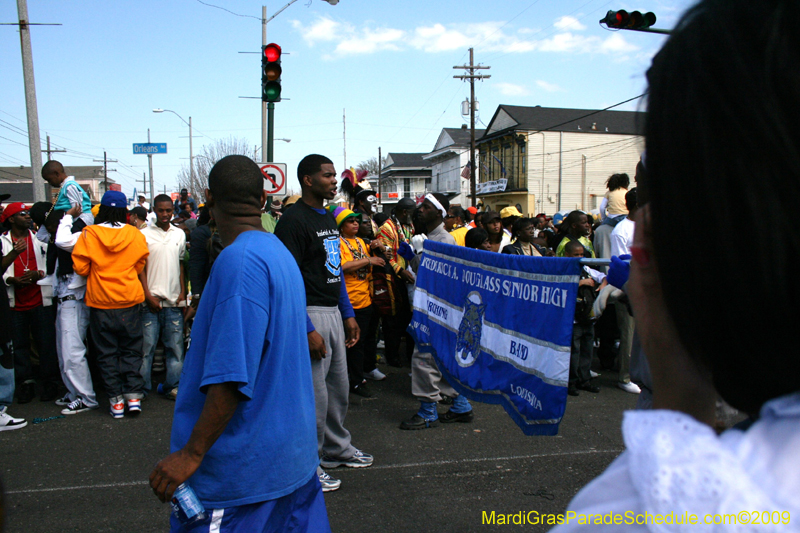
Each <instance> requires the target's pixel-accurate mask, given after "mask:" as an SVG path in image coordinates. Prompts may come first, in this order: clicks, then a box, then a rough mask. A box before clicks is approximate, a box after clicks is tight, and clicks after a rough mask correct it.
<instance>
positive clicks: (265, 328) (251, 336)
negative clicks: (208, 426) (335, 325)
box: [171, 231, 319, 509]
mask: <svg viewBox="0 0 800 533" xmlns="http://www.w3.org/2000/svg"><path fill="white" fill-rule="evenodd" d="M308 353H309V349H308V337H307V335H306V298H305V294H304V291H303V279H302V277H301V276H300V269H299V268H298V267H297V263H296V262H295V260H294V258H293V257H292V255H291V254H290V253H289V251H288V250H287V249H286V248H285V247H284V246H283V244H281V242H280V241H279V240H278V239H277V237H275V236H274V235H272V234H269V233H266V232H261V231H248V232H245V233H242V234H241V235H239V237H237V238H236V241H234V243H233V244H231V245H230V246H228V247H226V248H225V249H224V250H223V251H222V253H221V254H220V255H219V257H217V260H216V261H215V262H214V266H213V267H212V269H211V275H210V276H209V278H208V282H206V286H205V289H204V290H203V299H202V300H201V301H200V306H199V308H198V310H197V316H196V318H195V321H194V326H193V327H192V346H191V348H190V349H189V351H188V353H187V354H186V359H185V361H184V364H183V373H182V374H181V380H180V383H181V390H180V394H178V398H177V402H176V404H175V416H174V419H173V422H172V441H171V450H172V451H173V452H175V451H177V450H179V449H181V448H183V446H185V445H186V443H187V442H188V440H189V436H190V435H191V433H192V430H193V429H194V426H195V424H196V422H197V420H198V418H199V417H200V413H201V412H202V410H203V405H204V403H205V400H206V395H205V393H206V392H207V390H208V387H209V386H210V385H214V384H219V383H236V384H237V385H238V388H239V392H240V393H241V395H242V400H243V401H241V402H240V403H239V406H238V408H237V409H236V413H235V414H234V415H233V418H232V419H231V420H230V422H228V425H227V426H226V428H225V431H224V432H223V433H222V435H220V437H219V439H217V441H216V442H215V443H214V445H213V446H212V447H211V449H210V450H209V451H208V453H207V454H206V456H205V457H204V458H203V462H202V463H201V464H200V467H199V468H198V469H197V471H196V472H195V473H194V475H192V477H191V478H189V480H188V483H189V485H191V487H192V488H193V489H194V490H195V492H196V493H197V496H198V497H199V498H200V501H202V502H203V505H205V507H206V508H207V509H208V508H225V507H233V506H239V505H245V504H250V503H256V502H263V501H266V500H272V499H275V498H279V497H281V496H284V495H286V494H290V493H292V492H294V491H295V490H296V489H298V488H299V487H302V486H303V485H304V484H305V483H307V482H308V480H309V479H310V478H311V476H312V475H313V474H314V472H315V471H316V468H317V465H318V464H319V457H318V455H317V430H316V416H315V411H314V388H313V385H312V382H311V359H310V358H309V356H308Z"/></svg>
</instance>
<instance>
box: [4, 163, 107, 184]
mask: <svg viewBox="0 0 800 533" xmlns="http://www.w3.org/2000/svg"><path fill="white" fill-rule="evenodd" d="M64 171H65V172H66V173H67V176H75V179H76V180H90V179H103V167H102V166H101V165H97V166H65V167H64ZM3 180H8V181H25V180H28V182H30V181H31V167H22V166H16V167H0V181H3ZM108 181H109V183H115V181H114V180H113V179H112V178H111V177H110V176H109V178H108Z"/></svg>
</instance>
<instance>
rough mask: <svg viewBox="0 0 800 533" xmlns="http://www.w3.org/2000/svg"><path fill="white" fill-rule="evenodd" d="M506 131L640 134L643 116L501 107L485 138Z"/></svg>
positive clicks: (511, 106)
mask: <svg viewBox="0 0 800 533" xmlns="http://www.w3.org/2000/svg"><path fill="white" fill-rule="evenodd" d="M587 115H589V116H587ZM509 130H511V131H513V130H526V131H545V130H546V131H564V132H578V131H579V132H581V133H614V134H622V135H642V134H643V130H644V113H640V112H638V111H598V110H593V109H563V108H557V107H541V106H538V105H537V106H534V107H527V106H515V105H500V106H498V108H497V111H495V113H494V116H493V117H492V120H491V121H490V122H489V127H488V128H487V129H486V133H485V136H484V139H486V138H489V137H493V136H495V135H496V134H500V133H502V132H507V131H509ZM482 140H483V139H482Z"/></svg>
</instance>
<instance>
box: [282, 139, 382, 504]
mask: <svg viewBox="0 0 800 533" xmlns="http://www.w3.org/2000/svg"><path fill="white" fill-rule="evenodd" d="M297 179H298V180H299V181H300V187H301V189H302V193H303V194H302V197H301V198H300V200H298V201H297V203H296V204H295V205H294V206H293V207H292V208H291V209H289V210H287V211H286V212H285V213H284V214H283V215H282V216H281V218H280V220H279V221H278V225H277V226H276V227H275V236H276V237H278V238H279V239H280V240H281V242H283V244H284V245H285V246H286V248H288V249H289V252H291V254H292V255H293V256H294V258H295V260H296V261H297V265H298V266H299V267H300V273H301V274H302V275H303V281H304V285H305V294H306V308H307V311H308V327H307V331H308V345H309V348H310V350H311V372H312V375H313V379H314V399H315V403H316V412H317V446H318V448H319V453H320V455H321V457H322V460H321V462H320V464H321V465H322V466H323V467H325V468H335V467H337V466H349V467H355V468H359V467H366V466H370V465H371V464H372V460H373V459H372V456H371V455H369V454H366V453H363V452H362V451H360V450H358V449H357V448H355V447H354V446H353V445H352V444H350V432H349V431H347V429H345V427H344V418H345V415H346V414H347V406H348V394H349V389H350V387H349V383H348V378H347V356H346V352H345V346H347V347H352V346H354V345H355V344H356V342H358V338H359V334H360V332H359V329H358V324H357V323H356V320H355V313H354V312H353V307H352V305H350V299H349V298H348V296H347V290H346V288H345V284H344V283H343V280H342V263H341V256H340V255H339V230H338V228H337V226H336V220H335V219H334V218H333V215H332V214H331V213H329V212H328V211H326V210H325V209H324V202H325V200H332V199H333V198H334V196H336V184H337V182H336V169H335V168H334V166H333V162H331V160H330V159H328V158H327V157H325V156H321V155H316V154H312V155H308V156H306V157H305V158H303V160H302V161H300V164H299V165H298V166H297ZM343 323H344V328H342V324H343ZM345 335H346V338H345ZM319 479H320V483H321V484H322V490H323V491H326V492H327V491H331V490H336V489H338V488H339V487H340V486H341V481H339V480H338V479H334V478H332V477H331V476H330V475H328V473H327V472H324V471H323V470H322V469H321V468H320V469H319Z"/></svg>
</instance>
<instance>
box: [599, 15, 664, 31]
mask: <svg viewBox="0 0 800 533" xmlns="http://www.w3.org/2000/svg"><path fill="white" fill-rule="evenodd" d="M655 23H656V15H655V13H651V12H647V13H645V14H644V15H642V13H641V12H639V11H632V12H630V13H628V12H627V11H624V10H619V11H609V12H608V13H606V16H605V18H603V19H600V24H605V25H606V26H608V27H609V28H616V29H620V30H646V29H647V28H649V27H650V26H652V25H653V24H655Z"/></svg>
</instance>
